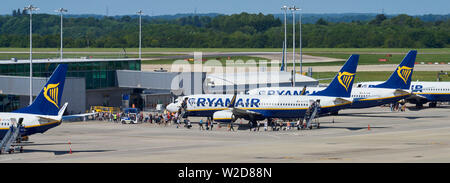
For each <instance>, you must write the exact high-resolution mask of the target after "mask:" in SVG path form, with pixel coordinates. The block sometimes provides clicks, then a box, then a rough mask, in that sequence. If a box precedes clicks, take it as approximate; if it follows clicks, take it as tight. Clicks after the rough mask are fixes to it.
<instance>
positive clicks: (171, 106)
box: [166, 103, 178, 112]
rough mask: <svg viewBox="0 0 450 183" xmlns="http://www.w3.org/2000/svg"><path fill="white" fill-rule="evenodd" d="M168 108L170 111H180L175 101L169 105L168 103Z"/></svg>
mask: <svg viewBox="0 0 450 183" xmlns="http://www.w3.org/2000/svg"><path fill="white" fill-rule="evenodd" d="M166 109H167V110H168V111H169V112H177V111H178V107H177V106H176V105H175V104H174V103H170V104H169V105H167V107H166Z"/></svg>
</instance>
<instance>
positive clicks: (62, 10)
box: [55, 8, 67, 61]
mask: <svg viewBox="0 0 450 183" xmlns="http://www.w3.org/2000/svg"><path fill="white" fill-rule="evenodd" d="M55 11H56V12H59V13H60V14H61V38H60V39H61V49H60V50H59V51H60V56H59V60H60V61H62V59H63V13H64V12H67V10H66V9H64V8H59V9H57V10H55Z"/></svg>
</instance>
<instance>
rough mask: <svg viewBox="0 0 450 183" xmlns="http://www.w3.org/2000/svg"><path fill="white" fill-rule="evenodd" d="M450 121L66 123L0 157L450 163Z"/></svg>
mask: <svg viewBox="0 0 450 183" xmlns="http://www.w3.org/2000/svg"><path fill="white" fill-rule="evenodd" d="M199 119H200V118H192V119H191V120H192V121H193V122H195V121H198V120H199ZM449 119H450V106H448V105H447V106H441V107H438V108H424V109H421V110H417V109H415V108H414V107H412V106H411V107H410V108H409V110H407V111H406V112H390V110H389V108H388V107H374V108H370V109H349V110H344V111H341V112H340V115H339V116H328V117H323V118H319V122H320V126H321V128H320V129H313V130H300V131H299V130H297V129H291V130H286V131H284V130H282V131H271V130H270V128H269V131H264V130H263V127H261V128H260V131H249V130H247V129H244V130H242V129H241V130H237V126H235V129H236V130H237V131H234V132H233V131H227V129H226V128H225V127H222V128H220V129H219V128H218V127H217V125H216V126H215V127H214V130H213V131H201V130H199V128H198V126H197V125H196V124H194V125H193V126H194V127H193V128H191V129H186V128H176V126H175V125H169V126H158V125H154V124H148V123H143V124H135V125H124V124H118V123H113V122H105V121H102V122H101V121H88V122H64V123H63V124H62V125H60V126H58V127H56V128H53V129H51V130H49V131H48V132H46V133H45V134H36V135H33V136H31V137H30V141H29V142H27V143H26V146H24V149H25V152H24V153H16V154H2V155H0V162H1V163H13V162H14V163H19V162H50V163H56V162H84V163H88V162H89V163H92V162H135V163H140V162H150V163H152V162H158V163H169V162H179V163H184V162H193V163H195V162H206V163H214V162H222V163H228V162H248V163H254V162H280V163H291V162H450V155H449V153H450V120H449ZM333 121H334V123H332V122H333ZM240 122H241V121H240V120H238V121H237V122H236V123H237V124H239V123H240ZM242 123H243V124H245V123H246V121H242ZM369 127H370V129H369ZM69 141H70V143H71V145H69ZM70 149H71V150H72V154H70V153H69V152H70Z"/></svg>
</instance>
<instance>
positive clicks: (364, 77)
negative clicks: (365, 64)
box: [312, 71, 450, 83]
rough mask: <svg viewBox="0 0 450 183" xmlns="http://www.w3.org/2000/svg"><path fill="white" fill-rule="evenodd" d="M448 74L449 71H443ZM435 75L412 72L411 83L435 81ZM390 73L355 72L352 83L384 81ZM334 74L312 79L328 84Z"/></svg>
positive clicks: (433, 73)
mask: <svg viewBox="0 0 450 183" xmlns="http://www.w3.org/2000/svg"><path fill="white" fill-rule="evenodd" d="M444 72H447V73H450V71H444ZM437 73H438V72H434V71H414V73H413V76H412V81H437ZM391 74H392V72H391V71H377V72H357V73H356V78H355V81H354V83H357V82H363V81H386V80H387V79H388V78H389V76H391ZM335 75H336V72H314V73H313V75H312V77H313V78H315V79H327V80H320V83H330V82H331V79H328V78H334V76H335ZM441 78H442V81H450V76H441Z"/></svg>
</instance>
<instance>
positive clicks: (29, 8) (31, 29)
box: [23, 4, 39, 105]
mask: <svg viewBox="0 0 450 183" xmlns="http://www.w3.org/2000/svg"><path fill="white" fill-rule="evenodd" d="M23 10H27V11H29V12H30V105H31V104H32V103H33V11H37V10H39V8H37V7H34V6H33V5H31V4H30V5H29V6H28V7H25V8H23Z"/></svg>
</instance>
